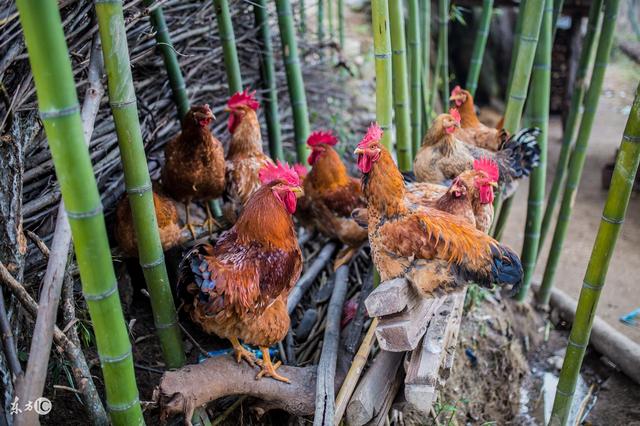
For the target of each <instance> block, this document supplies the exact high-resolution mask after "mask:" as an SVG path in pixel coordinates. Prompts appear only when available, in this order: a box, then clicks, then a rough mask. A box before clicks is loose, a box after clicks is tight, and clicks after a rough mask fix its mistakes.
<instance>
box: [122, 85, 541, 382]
mask: <svg viewBox="0 0 640 426" xmlns="http://www.w3.org/2000/svg"><path fill="white" fill-rule="evenodd" d="M450 100H451V102H452V105H453V108H452V109H451V110H450V111H449V113H447V114H441V115H439V116H438V117H437V118H436V119H435V120H434V122H433V123H432V126H431V128H430V129H429V130H428V132H427V134H426V135H425V137H424V140H423V143H422V147H421V148H420V150H419V151H418V153H417V155H416V158H415V162H414V167H413V170H414V173H415V175H414V176H403V174H402V173H400V171H399V170H398V168H397V166H396V164H395V162H394V159H393V157H392V155H391V153H390V152H389V151H388V150H387V149H386V148H385V147H384V146H383V145H382V143H381V139H382V135H383V131H382V130H381V129H380V127H378V126H377V124H375V123H374V124H372V125H371V126H370V127H369V129H368V131H367V132H366V134H365V135H364V137H363V138H362V140H361V141H360V143H359V144H358V145H357V148H356V149H355V152H354V154H355V155H356V156H357V167H358V169H359V170H360V172H361V174H362V176H361V178H356V177H353V176H350V175H349V173H348V171H347V167H346V165H345V164H344V163H343V161H342V159H341V156H340V155H339V153H338V152H337V151H336V149H335V147H336V145H337V144H338V138H337V137H336V135H335V134H333V133H332V132H330V131H316V132H313V133H311V135H309V138H308V140H307V144H308V146H309V148H310V149H311V154H310V156H309V158H308V165H309V167H310V169H307V167H306V166H304V165H301V164H296V165H294V166H289V165H288V164H284V163H281V162H277V163H274V162H273V161H272V160H271V159H270V158H269V157H268V156H267V155H265V154H264V152H263V150H262V137H261V131H260V124H259V121H258V116H257V110H258V108H259V106H260V105H259V103H258V101H257V100H256V98H255V92H249V90H248V89H247V90H244V91H243V92H239V93H236V94H234V95H233V96H231V97H230V99H229V100H228V102H227V105H226V108H225V111H226V112H227V113H228V114H229V118H228V126H227V127H228V131H229V133H230V138H229V142H228V149H227V154H226V156H225V154H224V148H223V144H222V143H221V142H220V141H219V140H218V139H217V138H216V137H215V136H214V135H213V134H212V133H211V130H210V124H211V122H212V121H213V120H214V119H215V117H214V115H213V113H212V111H211V109H210V108H209V106H208V105H202V106H193V107H192V108H191V109H190V110H189V112H188V113H187V114H186V116H185V117H184V120H183V123H182V132H181V133H180V134H179V135H177V136H176V137H175V138H174V139H173V140H171V141H170V142H169V143H168V144H167V145H166V147H165V164H164V167H163V169H162V173H161V182H160V183H159V184H154V188H153V190H154V204H155V210H156V216H157V218H158V227H159V232H160V237H161V242H162V245H163V249H165V250H168V249H169V248H171V247H173V246H175V245H178V244H179V240H180V233H181V227H180V224H179V218H178V212H177V209H176V205H175V202H181V203H184V204H185V213H186V215H185V216H186V223H185V227H186V228H187V229H189V231H190V232H191V233H192V235H193V237H194V238H195V236H196V232H195V228H196V225H194V224H193V223H192V220H191V215H190V204H191V203H193V202H202V203H204V207H205V210H206V213H207V219H206V221H205V222H204V223H202V224H201V226H202V227H204V228H206V229H208V230H209V232H210V233H211V231H212V230H213V229H214V228H219V227H220V226H221V225H220V224H218V223H217V221H216V219H214V217H213V215H212V213H211V210H210V207H209V204H208V202H210V201H211V200H215V199H220V198H221V199H222V200H223V202H224V205H223V208H222V212H223V217H224V219H225V222H228V223H231V224H232V226H231V227H230V228H229V229H227V230H226V231H224V232H222V233H221V234H220V235H219V237H218V238H217V239H216V240H215V242H211V243H198V244H196V245H195V246H193V247H192V248H191V249H190V250H189V251H188V252H187V253H186V254H185V255H184V256H183V258H182V261H181V263H180V266H179V274H178V278H177V284H176V294H177V297H178V299H179V304H180V306H181V309H182V310H183V311H184V312H186V313H187V315H188V316H189V317H190V319H191V320H192V321H193V322H194V323H196V324H198V325H199V326H200V327H201V328H202V329H203V331H205V332H206V333H209V334H214V335H216V336H219V337H221V338H225V339H228V340H229V341H230V342H231V344H232V346H233V351H234V354H235V357H236V359H237V361H238V362H242V361H243V360H244V361H245V362H247V363H249V364H250V365H251V366H255V365H256V364H257V365H259V367H260V372H259V373H258V375H257V377H256V378H260V377H271V378H273V379H276V380H280V381H284V382H288V381H289V379H287V378H286V377H283V376H281V375H280V374H279V373H278V372H277V368H278V366H279V365H280V363H279V362H277V363H274V362H272V360H271V358H270V355H269V347H270V346H272V345H274V344H277V343H278V342H280V341H281V340H283V339H284V337H285V336H286V334H287V331H288V330H289V326H290V320H289V314H288V311H287V297H288V294H289V292H290V290H291V289H292V288H293V286H294V285H295V283H296V282H297V280H298V278H299V277H300V274H301V272H302V265H303V258H302V251H301V250H300V247H299V245H298V241H297V237H296V231H295V229H296V228H295V224H294V218H295V220H296V221H297V222H298V223H299V224H300V225H302V226H304V227H305V228H308V229H310V230H315V231H317V232H319V233H321V234H323V235H325V236H326V237H327V238H330V239H334V240H337V241H339V242H341V243H342V244H343V245H344V249H343V250H342V251H341V252H340V253H339V255H338V256H337V259H336V261H335V264H334V267H335V268H338V267H340V266H341V265H344V264H346V263H348V262H349V260H350V259H351V258H352V257H353V256H354V255H355V254H356V253H357V252H358V250H359V249H360V247H362V246H363V245H365V244H367V243H368V244H369V245H370V247H371V253H372V257H373V261H374V264H375V267H376V268H377V270H378V271H379V273H380V276H381V280H382V282H383V283H384V281H387V280H391V279H393V278H397V277H406V278H407V280H408V281H409V282H410V283H411V285H412V286H414V287H415V289H416V290H417V292H418V294H420V295H421V296H423V297H439V296H441V295H444V294H446V293H449V292H453V291H457V290H459V289H461V288H463V287H464V286H466V285H468V284H469V283H471V282H474V283H477V284H479V285H481V286H486V287H491V286H492V285H496V284H497V285H499V286H511V287H512V291H515V290H517V288H518V286H519V285H520V283H521V281H522V274H523V271H522V265H521V263H520V260H519V258H518V256H517V255H516V254H515V253H514V252H513V251H512V250H511V249H510V248H508V247H506V246H505V245H502V244H500V243H499V242H498V241H496V240H494V239H493V238H491V237H490V236H489V235H488V234H487V232H488V230H489V227H490V226H491V223H492V221H493V200H494V190H495V189H497V188H498V189H500V188H503V187H506V188H509V187H510V186H511V187H512V186H513V184H514V183H517V181H518V180H519V179H521V178H522V177H524V176H527V175H528V174H529V173H530V172H531V170H532V169H533V168H534V167H536V166H537V164H538V161H539V149H538V146H537V143H536V137H537V135H538V130H537V129H523V130H521V131H520V132H518V133H516V134H515V135H509V134H508V133H507V132H506V131H505V130H503V129H501V128H490V127H487V126H485V125H483V124H482V123H480V121H479V120H478V118H477V116H476V114H475V110H474V105H473V98H472V96H471V95H470V94H469V92H467V91H465V90H463V89H461V88H460V87H456V88H455V89H454V90H453V91H452V93H451V99H450ZM499 127H501V125H500V126H499ZM413 178H415V179H413ZM115 236H116V240H117V242H118V244H119V246H120V247H121V248H122V250H123V252H125V253H126V254H127V255H129V256H135V255H136V253H137V249H136V247H137V243H136V241H135V232H133V225H132V219H131V212H130V209H129V203H128V201H127V197H126V196H125V197H124V198H123V199H122V200H120V202H119V204H118V206H117V210H116V228H115ZM383 285H384V284H383ZM241 341H242V342H244V343H245V344H249V345H253V346H257V347H259V348H260V350H261V352H262V359H258V357H256V356H255V355H254V353H252V352H251V351H249V350H247V349H246V348H245V347H244V346H243V344H242V343H241Z"/></svg>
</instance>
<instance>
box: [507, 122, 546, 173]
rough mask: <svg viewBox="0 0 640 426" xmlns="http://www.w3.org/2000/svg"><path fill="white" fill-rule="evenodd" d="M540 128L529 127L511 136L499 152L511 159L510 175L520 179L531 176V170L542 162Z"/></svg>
mask: <svg viewBox="0 0 640 426" xmlns="http://www.w3.org/2000/svg"><path fill="white" fill-rule="evenodd" d="M539 135H540V129H538V128H535V127H529V128H526V129H522V130H520V131H519V132H518V133H516V134H515V135H513V136H511V137H510V138H509V140H507V141H506V142H505V144H504V146H503V147H502V149H501V150H500V151H499V152H498V154H499V155H500V156H503V157H507V158H508V159H509V176H510V177H511V179H520V178H522V177H524V176H529V174H530V173H531V171H532V170H533V169H534V168H535V167H538V165H539V164H540V146H539V145H538V141H537V137H538V136H539Z"/></svg>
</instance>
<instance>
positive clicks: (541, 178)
mask: <svg viewBox="0 0 640 426" xmlns="http://www.w3.org/2000/svg"><path fill="white" fill-rule="evenodd" d="M552 20H553V0H546V4H545V9H544V14H543V16H542V24H541V26H540V42H539V43H538V47H537V49H536V55H535V58H534V62H533V72H532V76H531V95H530V96H529V104H528V107H527V108H528V112H529V117H528V120H527V121H528V123H527V126H528V127H537V128H539V129H540V136H539V137H538V146H539V147H540V164H539V165H538V167H537V168H535V169H533V171H532V172H531V177H530V178H529V196H528V201H527V219H526V222H525V228H524V242H523V246H522V256H521V260H522V266H523V269H524V279H523V283H522V287H520V291H519V293H518V296H517V297H518V301H520V302H523V301H524V300H525V298H526V296H527V293H528V292H529V286H530V285H531V279H532V278H533V273H534V271H535V268H536V258H537V255H538V243H539V242H540V226H541V224H542V204H543V203H544V188H545V182H546V172H547V138H548V134H549V133H548V131H549V101H550V89H551V46H552V37H553V28H552V26H551V24H552ZM511 198H513V197H511Z"/></svg>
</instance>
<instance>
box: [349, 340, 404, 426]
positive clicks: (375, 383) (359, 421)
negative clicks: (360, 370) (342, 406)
mask: <svg viewBox="0 0 640 426" xmlns="http://www.w3.org/2000/svg"><path fill="white" fill-rule="evenodd" d="M403 357H404V354H403V353H399V352H387V351H383V350H381V351H380V352H379V353H378V355H376V357H375V359H374V360H373V363H372V365H371V367H369V369H368V370H367V372H366V374H365V375H364V377H363V378H362V380H361V381H360V384H358V387H357V388H356V390H355V392H354V393H353V396H352V397H351V401H349V405H347V423H348V424H349V425H351V426H360V425H364V424H366V423H367V422H369V421H370V420H371V419H373V418H374V416H375V415H376V414H378V413H379V412H380V410H381V409H382V407H383V405H384V402H385V398H386V396H387V394H388V393H389V390H390V388H391V386H392V385H393V379H394V378H395V377H396V372H397V371H398V368H399V367H400V364H401V363H402V358H403Z"/></svg>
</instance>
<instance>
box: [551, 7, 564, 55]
mask: <svg viewBox="0 0 640 426" xmlns="http://www.w3.org/2000/svg"><path fill="white" fill-rule="evenodd" d="M563 6H564V0H554V2H553V18H552V20H551V33H552V35H551V44H552V45H553V41H554V40H555V39H556V32H557V30H558V19H559V18H560V13H561V12H562V7H563Z"/></svg>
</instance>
